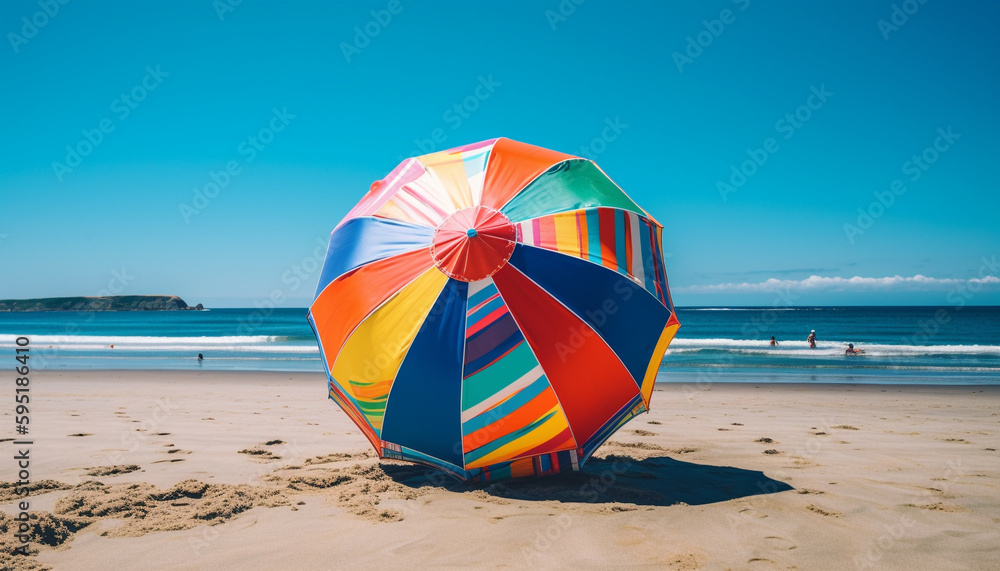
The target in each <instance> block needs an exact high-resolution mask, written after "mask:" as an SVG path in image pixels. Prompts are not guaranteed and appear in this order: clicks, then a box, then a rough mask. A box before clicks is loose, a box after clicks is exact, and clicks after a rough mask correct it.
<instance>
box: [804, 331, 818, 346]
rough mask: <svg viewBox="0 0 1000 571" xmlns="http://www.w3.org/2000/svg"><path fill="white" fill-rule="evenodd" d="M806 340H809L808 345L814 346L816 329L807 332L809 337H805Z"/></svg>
mask: <svg viewBox="0 0 1000 571" xmlns="http://www.w3.org/2000/svg"><path fill="white" fill-rule="evenodd" d="M806 341H808V342H809V347H811V348H813V349H815V348H816V330H815V329H813V330H812V331H810V332H809V337H806Z"/></svg>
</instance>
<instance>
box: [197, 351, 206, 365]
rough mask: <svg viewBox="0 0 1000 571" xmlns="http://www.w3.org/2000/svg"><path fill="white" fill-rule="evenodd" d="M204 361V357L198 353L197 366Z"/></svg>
mask: <svg viewBox="0 0 1000 571" xmlns="http://www.w3.org/2000/svg"><path fill="white" fill-rule="evenodd" d="M204 360H205V356H204V355H202V354H201V353H198V364H201V362H202V361H204Z"/></svg>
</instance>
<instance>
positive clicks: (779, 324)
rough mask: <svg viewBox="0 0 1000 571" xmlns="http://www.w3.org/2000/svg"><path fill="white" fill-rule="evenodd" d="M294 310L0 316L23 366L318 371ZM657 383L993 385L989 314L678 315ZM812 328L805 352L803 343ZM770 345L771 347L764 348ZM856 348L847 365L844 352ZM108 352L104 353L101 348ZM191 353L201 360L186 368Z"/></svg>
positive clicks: (997, 361)
mask: <svg viewBox="0 0 1000 571" xmlns="http://www.w3.org/2000/svg"><path fill="white" fill-rule="evenodd" d="M305 315H306V310H305V309H276V310H265V309H260V310H258V309H214V310H210V311H176V312H156V311H152V312H97V313H62V312H39V313H0V352H3V351H8V352H10V353H11V354H13V346H14V339H15V337H16V336H19V335H25V336H28V337H29V338H30V339H31V345H30V346H31V348H32V356H33V357H34V359H35V360H34V362H33V364H34V366H35V368H42V369H208V370H232V369H236V370H265V371H317V372H318V371H322V364H321V361H320V358H319V353H318V350H317V347H316V341H315V339H314V337H313V334H312V331H311V330H310V328H309V325H308V323H307V322H306V319H305ZM677 315H678V318H679V319H680V320H681V323H682V324H683V326H682V327H681V330H680V332H679V333H678V335H677V338H676V339H675V340H674V342H673V344H672V345H671V348H670V350H669V351H668V353H667V356H666V357H665V359H664V362H663V364H662V366H661V368H660V376H659V380H660V381H664V382H686V383H687V382H697V383H704V382H711V381H753V382H781V381H789V382H802V381H806V382H808V381H834V382H841V381H847V382H907V383H909V382H915V383H930V382H933V383H973V384H978V383H991V384H1000V307H940V308H937V307H822V308H781V309H769V308H678V310H677ZM811 329H815V330H816V333H817V337H818V340H819V343H818V346H817V348H816V349H811V348H809V347H808V345H807V344H806V341H805V338H806V336H807V335H808V333H809V331H810V330H811ZM772 335H773V336H775V337H776V338H777V340H778V342H779V345H778V346H777V347H771V346H770V345H769V344H768V342H767V340H769V339H770V337H771V336H772ZM849 342H850V343H854V344H855V346H856V347H858V348H860V349H863V350H865V354H864V355H863V356H857V357H847V356H845V355H844V348H845V347H846V345H847V343H849ZM112 345H113V346H114V347H113V348H112ZM198 353H202V354H203V355H204V356H205V359H204V361H202V362H200V363H199V361H198V359H197V355H198Z"/></svg>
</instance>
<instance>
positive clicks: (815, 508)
mask: <svg viewBox="0 0 1000 571" xmlns="http://www.w3.org/2000/svg"><path fill="white" fill-rule="evenodd" d="M806 509H807V510H809V511H811V512H813V513H818V514H819V515H823V516H827V517H844V514H842V513H840V512H834V511H827V510H825V509H823V508H821V507H819V506H814V505H813V504H809V505H808V506H806Z"/></svg>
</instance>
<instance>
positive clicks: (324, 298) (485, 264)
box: [309, 138, 680, 481]
mask: <svg viewBox="0 0 1000 571" xmlns="http://www.w3.org/2000/svg"><path fill="white" fill-rule="evenodd" d="M662 230H663V227H662V226H661V225H660V224H659V223H658V222H656V220H654V219H653V217H652V216H650V215H649V214H648V213H646V212H645V211H644V210H643V209H642V208H640V207H639V206H638V205H636V203H635V202H633V201H632V200H631V199H630V198H629V197H628V196H626V194H625V193H624V192H623V191H622V190H621V188H619V187H618V186H617V185H616V184H615V183H614V182H612V181H611V179H609V178H608V176H607V175H606V174H604V172H603V171H602V170H601V169H600V168H598V166H597V165H596V164H594V163H593V162H592V161H589V160H586V159H582V158H579V157H575V156H571V155H567V154H563V153H559V152H556V151H550V150H547V149H543V148H540V147H535V146H532V145H527V144H524V143H519V142H516V141H512V140H510V139H503V138H501V139H492V140H489V141H483V142H481V143H475V144H472V145H466V146H464V147H457V148H454V149H450V150H447V151H442V152H437V153H431V154H428V155H423V156H420V157H416V158H411V159H407V160H406V161H404V162H403V163H401V164H400V165H399V166H398V167H396V169H395V170H393V171H392V172H391V173H389V175H388V176H386V177H385V178H384V179H382V180H380V181H377V182H375V183H374V184H372V187H371V190H370V191H369V193H368V194H367V195H366V196H365V197H364V198H363V199H362V200H361V202H360V203H359V204H358V205H357V206H355V207H354V208H353V209H352V210H351V211H350V212H349V213H348V214H347V216H346V217H345V218H344V219H343V220H342V221H341V222H340V224H338V225H337V227H336V228H335V229H334V231H333V234H332V235H331V237H330V246H329V249H328V251H327V256H326V261H325V262H324V265H323V270H322V274H321V276H320V280H319V286H318V288H317V292H316V298H315V300H314V301H313V304H312V306H311V307H310V310H309V322H310V324H311V325H312V327H313V330H314V331H315V332H316V336H317V338H318V340H319V345H320V352H321V354H322V357H323V362H324V365H325V366H326V370H327V372H328V373H329V394H330V398H331V399H333V400H334V401H336V402H337V404H338V405H340V407H341V408H342V409H343V410H344V412H346V413H347V414H348V416H350V418H351V419H352V420H353V421H354V422H355V423H356V424H357V425H358V427H359V428H360V429H361V431H362V432H363V433H364V435H365V436H366V437H368V440H369V441H370V442H371V444H372V446H374V447H375V450H376V451H377V452H378V454H379V457H380V458H395V459H402V460H409V461H412V462H418V463H424V464H429V465H431V466H435V467H438V468H440V469H442V470H445V471H447V472H449V473H451V474H453V475H455V476H457V477H459V478H461V479H475V480H479V481H492V480H496V479H501V478H509V477H520V476H528V475H543V474H551V473H556V472H561V471H565V470H578V469H579V468H580V466H581V465H583V463H584V462H585V461H586V460H587V458H588V457H589V456H590V455H591V454H593V452H594V451H595V450H596V449H597V448H598V447H599V446H600V445H601V444H602V443H603V442H604V441H605V440H607V438H608V437H609V436H611V434H612V433H614V432H615V431H616V430H617V429H618V428H620V427H621V426H622V425H623V424H625V423H626V422H628V421H629V420H630V419H631V418H632V417H634V416H635V415H637V414H639V413H642V412H645V411H647V410H648V408H649V399H650V396H651V394H652V391H653V381H654V379H655V377H656V372H657V369H658V366H659V364H660V361H661V360H662V358H663V354H664V352H665V351H666V349H667V346H668V345H669V343H670V341H671V339H673V336H674V333H675V332H676V331H677V328H678V327H679V326H680V324H679V323H678V321H677V318H676V317H675V316H674V310H673V304H672V303H671V301H670V293H669V291H668V289H667V277H666V273H665V271H664V269H663V253H662V250H663V246H662Z"/></svg>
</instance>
